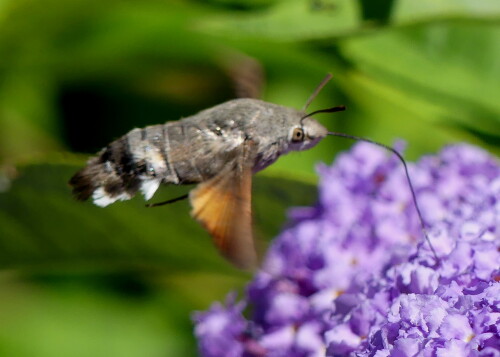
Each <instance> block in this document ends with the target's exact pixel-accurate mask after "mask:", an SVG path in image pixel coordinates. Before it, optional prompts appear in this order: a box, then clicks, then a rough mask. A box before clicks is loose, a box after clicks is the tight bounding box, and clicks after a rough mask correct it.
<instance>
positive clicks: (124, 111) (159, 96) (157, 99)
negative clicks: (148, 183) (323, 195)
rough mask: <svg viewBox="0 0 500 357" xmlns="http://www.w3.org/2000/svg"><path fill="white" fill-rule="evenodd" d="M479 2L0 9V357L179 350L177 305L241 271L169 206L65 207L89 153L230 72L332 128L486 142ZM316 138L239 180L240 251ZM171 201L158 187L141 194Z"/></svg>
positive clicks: (482, 5)
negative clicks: (243, 208) (245, 201)
mask: <svg viewBox="0 0 500 357" xmlns="http://www.w3.org/2000/svg"><path fill="white" fill-rule="evenodd" d="M499 24H500V3H499V2H498V0H420V1H414V0H399V1H397V0H394V1H376V2H375V1H369V0H365V1H354V0H311V1H305V0H281V1H279V0H257V1H250V0H212V1H194V0H193V1H154V0H142V1H127V0H108V1H97V0H70V1H66V0H48V1H43V2H41V1H34V0H0V267H1V268H2V270H1V271H0V320H1V321H2V323H1V324H0V355H2V356H193V355H196V344H195V341H194V338H193V337H192V325H191V322H190V314H191V312H192V311H193V310H201V309H206V308H207V307H208V306H209V305H210V303H211V301H213V300H224V298H225V296H226V294H227V293H228V292H229V291H231V290H238V291H240V292H241V291H242V289H243V287H244V285H245V283H246V282H247V281H248V280H249V279H250V278H251V275H250V274H248V273H244V272H240V271H237V270H236V269H234V268H233V267H231V266H230V265H229V264H227V263H226V262H225V261H224V260H223V259H222V258H220V257H219V256H218V255H217V253H216V251H215V249H214V248H213V247H212V245H211V242H210V239H209V237H208V236H207V234H206V233H205V232H204V231H203V230H202V229H201V228H200V227H199V226H198V225H197V224H196V223H195V222H194V221H192V220H191V219H190V217H189V206H188V204H187V202H181V203H177V204H175V205H171V206H166V207H162V208H155V209H149V208H145V207H144V201H143V200H142V198H140V197H139V198H136V199H134V200H132V201H128V202H120V203H117V204H114V205H112V206H110V207H107V208H105V209H102V208H98V207H96V206H94V205H92V204H91V203H80V202H76V201H74V200H73V199H72V198H71V194H70V189H69V187H68V186H67V181H68V179H69V177H70V176H71V175H72V173H73V172H74V171H76V170H77V169H78V168H79V167H81V166H82V165H83V164H84V163H85V160H86V158H87V157H88V155H89V154H92V153H95V152H96V151H98V150H99V149H100V148H101V147H103V146H105V145H106V144H107V143H108V142H110V141H112V140H114V139H116V138H118V137H119V136H121V135H123V134H125V133H126V132H127V131H129V130H130V129H132V128H134V127H143V126H146V125H151V124H156V123H163V122H165V121H168V120H176V119H178V118H180V117H183V116H188V115H191V114H194V113H196V112H197V111H199V110H201V109H204V108H207V107H210V106H213V105H215V104H218V103H221V102H223V101H226V100H229V99H231V98H234V97H235V96H236V92H235V87H237V84H238V83H239V82H240V79H241V78H242V74H241V73H240V72H239V71H243V73H246V72H244V71H245V70H246V69H247V68H252V65H248V63H258V64H259V66H260V67H261V68H262V70H263V71H264V73H265V84H264V87H263V89H262V94H261V97H262V99H264V100H266V101H270V102H274V103H277V104H281V105H286V106H291V107H295V108H301V107H302V106H303V105H304V103H305V102H306V100H307V98H308V97H309V95H310V94H311V93H312V91H313V90H314V88H315V87H316V86H317V85H318V84H319V82H320V81H321V80H322V78H323V77H324V76H325V75H326V73H332V74H333V80H332V81H331V82H330V83H329V84H328V85H327V86H326V87H325V89H324V90H323V91H322V92H321V93H320V95H319V96H318V97H317V98H316V99H315V101H314V102H313V103H312V104H311V106H310V108H309V110H311V111H312V110H316V109H320V108H325V107H331V106H335V105H340V104H344V105H346V106H347V107H348V110H347V111H346V112H343V113H338V114H330V115H328V114H323V115H321V116H318V119H319V120H320V121H321V122H322V123H323V124H324V125H325V126H327V127H328V128H330V129H331V130H333V131H340V132H345V133H348V134H353V135H360V136H365V137H369V138H371V139H374V140H377V141H380V142H383V143H386V144H393V143H394V141H395V140H396V139H404V140H405V141H406V142H407V143H408V148H407V150H406V154H405V155H406V157H407V158H409V159H410V160H412V159H416V158H417V157H419V156H421V155H423V154H426V153H433V152H436V151H438V150H439V149H440V148H441V147H443V146H444V145H446V144H449V143H454V142H469V143H473V144H476V145H479V146H482V147H484V148H486V149H488V150H489V151H491V152H493V153H495V154H496V155H498V153H499V151H500V145H499V143H500V125H499V121H500V100H499V98H500V84H499V83H500V61H499V58H500V40H499V39H500V26H499ZM350 145H352V143H350V142H346V141H343V139H338V138H329V139H326V140H324V142H322V143H321V144H320V145H318V146H317V147H316V148H314V149H312V150H310V151H307V152H301V153H292V154H290V155H288V156H286V157H283V158H281V159H280V160H279V161H278V162H277V163H276V164H274V165H273V166H271V167H270V168H268V169H266V170H265V171H264V172H262V173H259V174H258V175H257V176H256V178H255V180H254V211H255V226H256V234H257V236H258V237H259V238H260V240H259V245H260V247H261V248H260V250H261V251H264V250H265V244H266V242H268V241H269V240H270V239H272V237H273V236H275V235H276V234H277V233H278V232H279V231H280V228H281V227H282V226H283V224H284V223H285V215H286V210H287V209H288V208H289V207H291V206H297V205H309V204H312V203H314V202H315V200H316V188H315V183H316V181H317V177H316V174H315V171H314V167H315V165H316V164H317V163H319V162H325V163H327V164H330V163H331V162H332V161H333V160H334V158H335V155H336V154H337V153H338V152H339V151H340V150H344V149H346V148H348V147H349V146H350ZM185 192H187V189H186V188H178V187H166V188H162V189H161V190H160V191H159V193H158V194H157V195H156V196H155V199H154V200H155V201H157V200H158V201H160V200H161V199H167V198H171V197H175V195H179V194H183V193H185Z"/></svg>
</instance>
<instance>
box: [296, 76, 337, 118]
mask: <svg viewBox="0 0 500 357" xmlns="http://www.w3.org/2000/svg"><path fill="white" fill-rule="evenodd" d="M332 77H333V76H332V75H331V73H328V74H327V75H326V77H325V78H323V80H322V81H321V83H320V84H319V85H318V86H317V87H316V89H315V90H314V92H313V93H312V94H311V96H310V97H309V99H307V102H306V104H305V105H304V106H303V107H302V110H303V111H305V110H306V109H307V107H309V104H311V102H312V101H313V100H314V98H316V97H317V96H318V94H319V92H321V90H322V89H323V87H324V86H325V85H326V84H327V83H328V81H330V79H332Z"/></svg>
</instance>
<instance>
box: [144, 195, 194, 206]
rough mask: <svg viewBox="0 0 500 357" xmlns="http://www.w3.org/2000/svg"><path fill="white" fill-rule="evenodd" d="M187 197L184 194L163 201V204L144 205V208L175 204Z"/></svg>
mask: <svg viewBox="0 0 500 357" xmlns="http://www.w3.org/2000/svg"><path fill="white" fill-rule="evenodd" d="M188 197H189V193H186V194H185V195H182V196H179V197H176V198H172V199H170V200H166V201H163V202H157V203H148V204H147V205H146V207H148V208H150V207H159V206H163V205H168V204H169V203H174V202H177V201H182V200H185V199H186V198H188Z"/></svg>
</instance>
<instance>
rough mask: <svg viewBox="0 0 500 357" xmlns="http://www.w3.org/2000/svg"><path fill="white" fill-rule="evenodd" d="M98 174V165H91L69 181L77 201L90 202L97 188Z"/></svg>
mask: <svg viewBox="0 0 500 357" xmlns="http://www.w3.org/2000/svg"><path fill="white" fill-rule="evenodd" d="M97 174H98V165H96V164H95V163H89V165H88V166H86V167H84V168H83V169H81V170H80V171H78V172H77V173H76V174H74V175H73V177H72V178H71V179H70V180H69V184H70V186H71V187H73V195H74V196H75V198H76V199H77V200H80V201H86V200H88V199H89V198H90V197H91V196H92V194H93V193H94V191H95V189H96V188H97V186H96V183H95V179H96V177H97Z"/></svg>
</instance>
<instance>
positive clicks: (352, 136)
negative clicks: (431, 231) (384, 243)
mask: <svg viewBox="0 0 500 357" xmlns="http://www.w3.org/2000/svg"><path fill="white" fill-rule="evenodd" d="M328 135H332V136H338V137H341V138H347V139H351V140H357V141H365V142H367V143H370V144H373V145H377V146H379V147H381V148H384V149H386V150H388V151H390V152H392V153H393V154H394V155H396V156H397V157H398V159H399V160H400V161H401V163H402V164H403V167H404V170H405V175H406V180H407V181H408V186H409V187H410V191H411V196H412V199H413V204H414V206H415V209H416V211H417V215H418V219H419V221H420V227H421V229H422V232H423V234H424V236H425V240H426V241H427V243H428V244H429V247H430V249H431V251H432V254H433V255H434V258H435V259H436V263H437V264H439V263H440V260H439V258H438V256H437V254H436V251H435V250H434V246H433V245H432V243H431V240H430V238H429V235H428V234H427V229H426V228H425V223H424V218H423V216H422V212H421V211H420V206H419V205H418V203H417V196H416V195H415V189H414V188H413V184H412V182H411V179H410V174H409V172H408V166H407V165H406V160H405V159H404V158H403V156H402V155H401V154H400V153H399V152H397V151H396V150H395V149H394V148H392V147H390V146H387V145H384V144H382V143H379V142H376V141H373V140H370V139H366V138H363V137H359V136H354V135H349V134H344V133H336V132H332V131H330V132H328Z"/></svg>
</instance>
